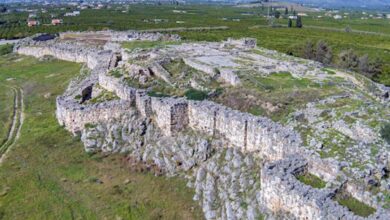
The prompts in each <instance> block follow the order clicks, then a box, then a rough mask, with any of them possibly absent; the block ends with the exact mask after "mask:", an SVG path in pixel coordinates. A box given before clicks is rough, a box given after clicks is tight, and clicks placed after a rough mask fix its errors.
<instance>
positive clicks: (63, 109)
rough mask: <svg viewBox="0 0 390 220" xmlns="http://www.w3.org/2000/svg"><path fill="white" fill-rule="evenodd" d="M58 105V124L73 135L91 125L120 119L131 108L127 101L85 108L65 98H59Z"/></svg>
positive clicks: (110, 102)
mask: <svg viewBox="0 0 390 220" xmlns="http://www.w3.org/2000/svg"><path fill="white" fill-rule="evenodd" d="M56 104H57V110H56V116H57V120H58V122H59V123H60V125H62V126H65V127H66V128H67V129H68V130H69V131H70V132H72V133H76V132H78V131H80V130H82V129H83V128H84V126H85V125H86V124H89V123H90V124H94V123H97V122H104V121H108V120H110V119H112V118H119V117H120V116H122V115H123V114H125V113H126V112H127V111H128V110H129V108H130V107H131V103H130V102H129V101H126V100H113V101H109V102H104V103H98V104H93V105H88V106H83V105H81V104H78V103H75V102H72V101H69V100H66V99H64V98H63V97H58V98H57V103H56Z"/></svg>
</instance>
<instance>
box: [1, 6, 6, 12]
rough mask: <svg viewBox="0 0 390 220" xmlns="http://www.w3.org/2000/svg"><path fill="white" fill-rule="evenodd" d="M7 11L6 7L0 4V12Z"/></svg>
mask: <svg viewBox="0 0 390 220" xmlns="http://www.w3.org/2000/svg"><path fill="white" fill-rule="evenodd" d="M4 12H7V8H6V7H5V6H4V5H0V13H4Z"/></svg>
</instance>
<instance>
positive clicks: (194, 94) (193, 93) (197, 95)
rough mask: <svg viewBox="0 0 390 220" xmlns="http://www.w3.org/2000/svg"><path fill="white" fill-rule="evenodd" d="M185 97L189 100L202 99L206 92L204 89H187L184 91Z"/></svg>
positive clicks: (205, 96) (204, 97)
mask: <svg viewBox="0 0 390 220" xmlns="http://www.w3.org/2000/svg"><path fill="white" fill-rule="evenodd" d="M184 95H185V97H187V99H190V100H198V101H202V100H204V99H206V98H207V93H206V92H204V91H200V90H196V89H189V90H187V91H186V92H185V93H184Z"/></svg>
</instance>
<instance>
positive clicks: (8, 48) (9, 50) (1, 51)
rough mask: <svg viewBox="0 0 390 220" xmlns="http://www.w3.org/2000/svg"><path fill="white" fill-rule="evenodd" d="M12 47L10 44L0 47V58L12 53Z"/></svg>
mask: <svg viewBox="0 0 390 220" xmlns="http://www.w3.org/2000/svg"><path fill="white" fill-rule="evenodd" d="M13 46H14V45H12V44H5V45H0V56H2V55H6V54H9V53H12V49H13Z"/></svg>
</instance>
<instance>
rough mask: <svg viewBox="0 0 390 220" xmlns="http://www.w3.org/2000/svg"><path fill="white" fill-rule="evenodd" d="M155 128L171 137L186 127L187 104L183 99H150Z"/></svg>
mask: <svg viewBox="0 0 390 220" xmlns="http://www.w3.org/2000/svg"><path fill="white" fill-rule="evenodd" d="M151 107H152V112H153V114H154V116H155V117H154V118H155V120H156V123H157V126H158V127H159V128H160V129H161V130H162V131H163V133H164V134H165V135H172V134H174V133H176V132H178V131H180V130H182V129H184V128H186V127H187V125H188V103H187V101H186V100H185V99H175V98H158V97H151Z"/></svg>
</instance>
